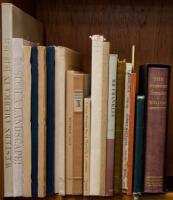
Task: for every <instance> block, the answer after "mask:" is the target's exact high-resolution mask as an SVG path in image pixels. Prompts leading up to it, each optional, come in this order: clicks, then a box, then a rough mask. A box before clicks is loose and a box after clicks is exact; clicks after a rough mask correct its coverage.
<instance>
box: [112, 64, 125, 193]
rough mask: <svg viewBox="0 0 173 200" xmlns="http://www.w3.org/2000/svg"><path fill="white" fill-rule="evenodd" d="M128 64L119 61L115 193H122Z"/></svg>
mask: <svg viewBox="0 0 173 200" xmlns="http://www.w3.org/2000/svg"><path fill="white" fill-rule="evenodd" d="M125 69H126V62H125V60H124V61H118V65H117V84H116V112H115V158H114V192H115V193H120V192H122V155H123V125H124V94H125V93H124V91H125Z"/></svg>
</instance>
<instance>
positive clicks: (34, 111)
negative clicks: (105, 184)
mask: <svg viewBox="0 0 173 200" xmlns="http://www.w3.org/2000/svg"><path fill="white" fill-rule="evenodd" d="M37 57H38V50H37V47H32V50H31V75H32V76H31V149H32V150H31V156H32V164H31V170H32V173H31V180H32V182H31V191H32V196H37V195H38V61H37Z"/></svg>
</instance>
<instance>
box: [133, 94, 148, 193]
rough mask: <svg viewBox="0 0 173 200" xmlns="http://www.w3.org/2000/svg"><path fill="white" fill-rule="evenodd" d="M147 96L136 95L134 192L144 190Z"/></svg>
mask: <svg viewBox="0 0 173 200" xmlns="http://www.w3.org/2000/svg"><path fill="white" fill-rule="evenodd" d="M144 103H145V96H141V95H138V96H137V97H136V111H135V112H136V113H135V118H136V119H135V137H134V140H135V142H134V167H133V169H134V171H133V192H134V193H142V192H143V172H144V171H143V165H144V105H145V104H144Z"/></svg>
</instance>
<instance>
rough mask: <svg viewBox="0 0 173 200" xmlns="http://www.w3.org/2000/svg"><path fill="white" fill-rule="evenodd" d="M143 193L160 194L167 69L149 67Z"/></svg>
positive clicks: (162, 171)
mask: <svg viewBox="0 0 173 200" xmlns="http://www.w3.org/2000/svg"><path fill="white" fill-rule="evenodd" d="M147 93H148V97H147V110H146V112H147V119H146V150H145V177H144V192H149V193H161V192H163V191H164V190H163V186H164V157H165V139H166V123H167V122H166V121H167V106H168V104H167V101H168V68H156V67H149V69H148V92H147Z"/></svg>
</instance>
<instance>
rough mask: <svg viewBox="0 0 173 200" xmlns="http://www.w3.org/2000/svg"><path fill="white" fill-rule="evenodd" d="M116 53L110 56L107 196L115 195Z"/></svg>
mask: <svg viewBox="0 0 173 200" xmlns="http://www.w3.org/2000/svg"><path fill="white" fill-rule="evenodd" d="M117 59H118V56H117V55H116V54H110V56H109V94H108V126H107V141H106V177H105V179H106V191H105V194H106V196H112V195H113V178H114V177H113V175H114V174H113V172H114V139H115V108H116V75H117Z"/></svg>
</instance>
